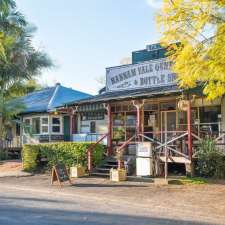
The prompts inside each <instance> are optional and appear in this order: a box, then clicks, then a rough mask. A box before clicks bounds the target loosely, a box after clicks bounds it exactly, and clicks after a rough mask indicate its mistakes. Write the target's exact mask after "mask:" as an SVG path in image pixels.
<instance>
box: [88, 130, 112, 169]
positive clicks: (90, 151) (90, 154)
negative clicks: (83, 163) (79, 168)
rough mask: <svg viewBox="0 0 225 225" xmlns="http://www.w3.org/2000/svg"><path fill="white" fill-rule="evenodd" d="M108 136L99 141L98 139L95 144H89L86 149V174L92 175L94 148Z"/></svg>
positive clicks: (105, 135)
mask: <svg viewBox="0 0 225 225" xmlns="http://www.w3.org/2000/svg"><path fill="white" fill-rule="evenodd" d="M107 136H108V134H104V135H103V136H102V137H101V138H100V139H98V140H97V141H96V142H95V143H93V144H91V145H90V146H89V148H88V149H87V159H88V172H89V173H92V170H93V150H94V149H95V147H96V146H97V145H98V144H99V143H100V142H102V141H103V140H104V139H105V138H106V137H107Z"/></svg>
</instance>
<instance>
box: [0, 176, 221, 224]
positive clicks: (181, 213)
mask: <svg viewBox="0 0 225 225" xmlns="http://www.w3.org/2000/svg"><path fill="white" fill-rule="evenodd" d="M1 189H4V190H18V191H23V192H24V193H26V192H33V193H37V194H38V193H39V194H46V195H49V194H51V195H53V196H54V195H55V196H58V197H60V196H61V197H62V198H63V197H69V198H73V199H77V198H79V199H82V198H84V199H86V200H87V201H88V200H92V201H95V202H99V204H100V203H105V204H114V205H116V208H117V209H119V208H120V207H122V206H123V207H125V208H126V206H127V207H128V206H132V207H133V210H134V211H135V213H137V214H141V213H142V212H145V213H146V214H147V215H154V216H156V215H157V216H160V217H163V218H167V219H174V218H175V219H177V220H179V221H192V223H181V222H180V224H225V185H224V184H202V185H168V186H155V185H154V184H152V183H144V182H143V183H142V182H121V183H113V182H110V181H109V180H107V179H103V178H79V179H76V180H75V181H74V185H73V186H72V187H71V186H68V185H65V186H64V187H63V188H59V187H58V186H51V185H50V177H49V176H47V175H36V176H31V177H20V178H0V192H1ZM165 224H166V223H165Z"/></svg>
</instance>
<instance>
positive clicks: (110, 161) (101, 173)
mask: <svg viewBox="0 0 225 225" xmlns="http://www.w3.org/2000/svg"><path fill="white" fill-rule="evenodd" d="M117 167H118V163H117V160H116V158H114V157H107V158H106V159H105V160H104V162H103V164H102V165H100V166H99V167H96V168H94V171H93V173H92V174H91V175H92V176H98V177H109V175H110V169H111V168H113V169H116V168H117Z"/></svg>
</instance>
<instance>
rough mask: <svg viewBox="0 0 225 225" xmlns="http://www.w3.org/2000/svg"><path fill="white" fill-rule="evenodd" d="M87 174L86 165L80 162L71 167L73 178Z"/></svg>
mask: <svg viewBox="0 0 225 225" xmlns="http://www.w3.org/2000/svg"><path fill="white" fill-rule="evenodd" d="M84 175H85V167H84V166H83V165H81V164H80V163H78V159H77V163H76V164H75V165H73V166H71V167H70V177H71V178H78V177H83V176H84Z"/></svg>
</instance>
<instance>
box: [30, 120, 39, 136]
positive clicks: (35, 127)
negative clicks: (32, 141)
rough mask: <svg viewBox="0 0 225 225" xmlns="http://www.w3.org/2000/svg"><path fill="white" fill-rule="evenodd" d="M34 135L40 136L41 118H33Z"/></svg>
mask: <svg viewBox="0 0 225 225" xmlns="http://www.w3.org/2000/svg"><path fill="white" fill-rule="evenodd" d="M32 133H33V134H40V117H35V118H32Z"/></svg>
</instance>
